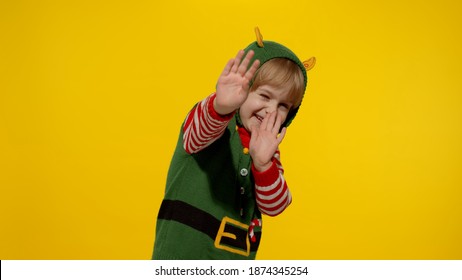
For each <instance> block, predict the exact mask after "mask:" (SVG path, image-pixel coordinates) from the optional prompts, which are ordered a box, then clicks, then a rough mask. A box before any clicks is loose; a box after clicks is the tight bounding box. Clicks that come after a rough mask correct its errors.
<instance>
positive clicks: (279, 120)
mask: <svg viewBox="0 0 462 280" xmlns="http://www.w3.org/2000/svg"><path fill="white" fill-rule="evenodd" d="M281 125H282V116H281V115H280V114H277V117H276V120H275V122H274V126H273V129H272V132H273V134H274V135H277V134H278V133H279V130H280V128H281Z"/></svg>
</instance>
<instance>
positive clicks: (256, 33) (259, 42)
mask: <svg viewBox="0 0 462 280" xmlns="http://www.w3.org/2000/svg"><path fill="white" fill-rule="evenodd" d="M255 36H257V44H258V46H259V47H260V48H263V47H264V45H263V36H262V35H261V33H260V29H259V28H258V27H255Z"/></svg>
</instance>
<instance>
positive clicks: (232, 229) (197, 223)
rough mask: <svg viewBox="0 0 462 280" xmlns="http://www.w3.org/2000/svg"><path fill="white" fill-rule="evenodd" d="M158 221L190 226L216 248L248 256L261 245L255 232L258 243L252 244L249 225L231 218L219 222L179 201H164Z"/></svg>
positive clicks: (257, 233) (258, 233)
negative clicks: (203, 235)
mask: <svg viewBox="0 0 462 280" xmlns="http://www.w3.org/2000/svg"><path fill="white" fill-rule="evenodd" d="M157 218H158V219H163V220H172V221H176V222H179V223H182V224H184V225H187V226H190V227H192V228H194V229H195V230H198V231H200V232H202V233H204V234H206V235H208V236H209V237H210V238H211V239H212V240H215V247H217V248H219V249H223V250H227V251H231V252H233V253H237V254H240V255H245V256H248V254H249V252H250V251H252V252H255V251H257V249H258V245H259V244H260V237H261V232H255V236H256V238H257V239H256V241H255V242H252V243H250V242H249V236H248V225H244V224H242V223H240V222H238V221H235V220H233V219H231V218H229V217H224V218H223V220H221V221H220V220H218V219H217V218H215V217H214V216H212V215H210V214H209V213H207V212H205V211H203V210H201V209H198V208H196V207H194V206H192V205H190V204H188V203H186V202H183V201H179V200H164V201H162V205H161V207H160V210H159V215H158V216H157Z"/></svg>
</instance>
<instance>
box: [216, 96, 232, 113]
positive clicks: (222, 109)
mask: <svg viewBox="0 0 462 280" xmlns="http://www.w3.org/2000/svg"><path fill="white" fill-rule="evenodd" d="M213 109H214V110H215V112H217V113H218V114H219V115H222V116H226V115H229V114H231V113H233V112H234V111H235V110H236V109H234V108H229V107H227V106H223V105H220V104H218V102H217V98H216V97H215V98H214V99H213Z"/></svg>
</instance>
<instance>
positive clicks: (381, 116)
mask: <svg viewBox="0 0 462 280" xmlns="http://www.w3.org/2000/svg"><path fill="white" fill-rule="evenodd" d="M461 6H462V4H460V2H458V1H454V0H430V1H417V0H415V1H407V0H389V1H379V2H371V1H358V0H348V1H346V0H342V1H292V0H286V1H269V0H268V1H247V0H246V1H1V3H0V24H1V25H0V40H1V41H0V188H1V196H0V227H1V229H0V258H1V259H149V258H150V257H151V252H152V246H153V242H154V228H155V217H156V215H157V210H158V207H159V204H160V201H161V199H162V194H163V190H164V185H165V179H166V173H167V169H168V165H169V162H170V158H171V156H172V152H173V149H174V145H175V143H176V139H177V135H178V130H179V127H180V124H181V122H182V120H183V118H184V117H185V114H186V113H187V111H188V110H189V109H190V108H191V107H192V105H194V103H195V102H197V101H198V100H200V99H202V98H204V97H205V96H207V95H208V94H209V93H211V92H212V91H213V90H214V88H215V83H216V79H217V77H218V75H219V74H220V72H221V70H222V69H223V67H224V65H225V64H226V62H227V61H228V59H229V58H231V57H233V56H234V55H235V53H236V52H237V51H238V50H239V49H240V48H244V47H245V46H247V45H248V44H249V43H250V42H252V41H254V40H255V37H254V33H253V28H254V26H259V27H260V29H261V31H262V34H263V36H264V38H265V39H266V40H275V41H279V42H281V43H284V44H285V45H287V46H289V47H290V48H291V49H292V50H293V51H294V52H295V53H297V54H298V55H299V56H300V57H301V58H302V59H307V58H309V57H311V56H316V57H317V59H318V63H317V65H316V67H315V68H314V69H313V70H311V71H310V72H309V76H310V82H309V86H308V90H307V96H306V98H305V99H304V103H303V105H302V109H301V111H300V113H299V115H298V116H297V118H296V119H295V121H294V123H293V124H292V125H291V127H290V128H289V130H288V133H287V136H286V139H285V140H284V142H283V143H282V145H281V150H282V160H283V163H284V166H285V169H286V177H287V180H288V183H289V186H290V188H291V191H292V193H293V196H294V201H293V204H292V205H291V207H289V209H287V211H286V212H285V213H284V214H282V215H281V216H278V217H276V218H266V219H265V220H264V223H265V231H264V235H263V240H262V243H261V250H260V251H259V254H258V258H259V259H461V258H462V202H461V198H462V190H461V187H462V172H461V171H462V150H461V146H462V145H461V143H462V133H461V132H462V113H461V112H462V111H461V109H462V107H461V105H462V84H461V77H462V39H461V38H462V37H461V34H460V31H461V27H462V20H461V17H460V13H461V12H462V9H461Z"/></svg>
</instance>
